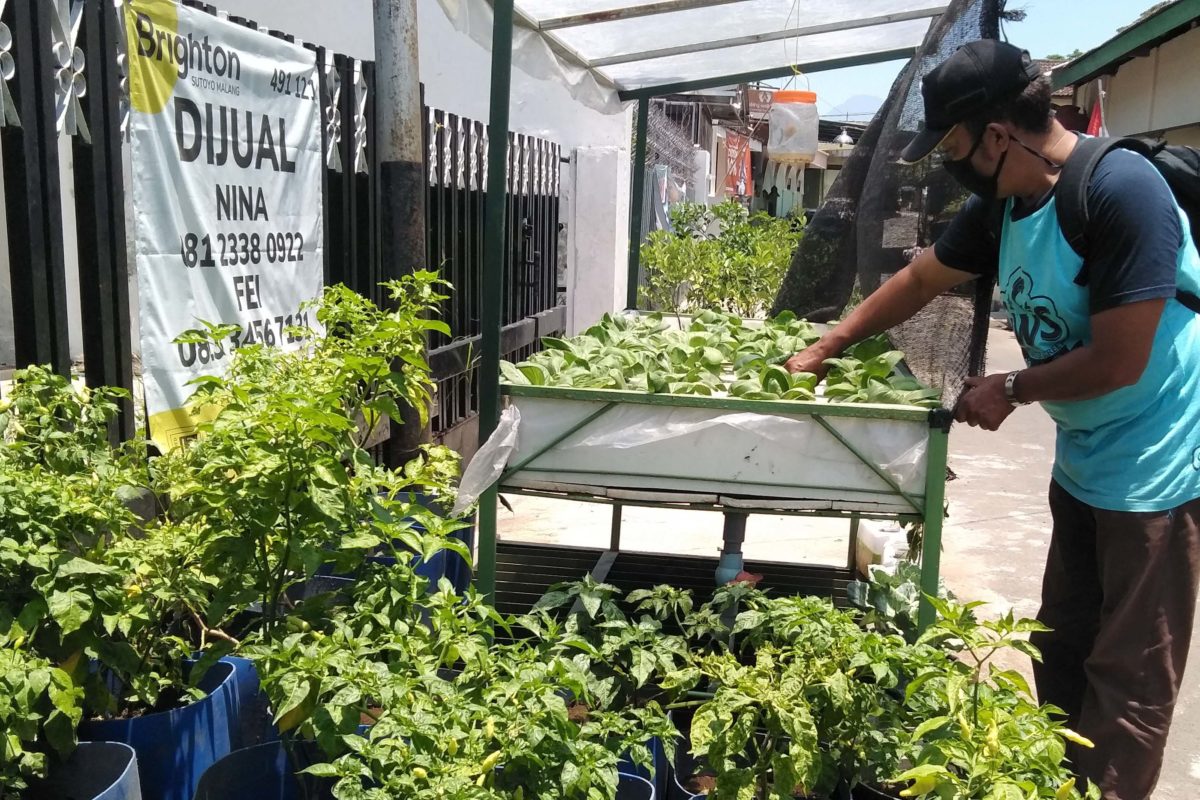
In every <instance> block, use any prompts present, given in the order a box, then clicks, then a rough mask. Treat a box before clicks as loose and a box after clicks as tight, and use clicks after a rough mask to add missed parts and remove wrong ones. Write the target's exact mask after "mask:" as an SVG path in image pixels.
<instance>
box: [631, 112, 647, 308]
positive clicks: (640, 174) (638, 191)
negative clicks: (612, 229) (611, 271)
mask: <svg viewBox="0 0 1200 800" xmlns="http://www.w3.org/2000/svg"><path fill="white" fill-rule="evenodd" d="M649 127H650V98H649V97H642V98H640V99H639V100H638V107H637V130H635V131H634V138H633V176H632V177H633V190H632V192H631V193H630V196H629V285H628V286H627V287H626V289H625V308H626V309H628V310H630V311H635V310H637V306H638V285H639V284H640V283H641V276H642V210H643V209H644V208H645V205H646V203H645V200H646V134H647V131H648V129H649Z"/></svg>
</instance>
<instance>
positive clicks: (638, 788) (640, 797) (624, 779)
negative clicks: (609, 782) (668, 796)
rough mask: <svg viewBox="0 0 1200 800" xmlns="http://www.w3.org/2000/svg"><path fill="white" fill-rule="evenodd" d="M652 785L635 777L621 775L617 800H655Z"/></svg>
mask: <svg viewBox="0 0 1200 800" xmlns="http://www.w3.org/2000/svg"><path fill="white" fill-rule="evenodd" d="M657 796H658V795H656V794H655V793H654V784H652V783H651V782H650V781H648V780H646V779H645V778H642V777H639V776H637V775H621V776H620V782H619V783H618V784H617V800H655V798H656V797H657Z"/></svg>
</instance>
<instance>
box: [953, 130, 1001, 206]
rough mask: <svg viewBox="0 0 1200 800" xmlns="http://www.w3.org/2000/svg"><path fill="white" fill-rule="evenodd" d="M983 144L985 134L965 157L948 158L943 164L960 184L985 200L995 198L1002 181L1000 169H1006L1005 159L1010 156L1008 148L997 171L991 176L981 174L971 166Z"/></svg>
mask: <svg viewBox="0 0 1200 800" xmlns="http://www.w3.org/2000/svg"><path fill="white" fill-rule="evenodd" d="M981 144H983V134H982V133H981V134H979V138H978V139H976V140H975V144H973V145H971V151H970V152H969V153H967V154H966V156H964V157H963V158H956V159H953V160H950V159H947V160H945V161H943V162H942V166H943V167H944V168H945V169H946V172H949V173H950V177H952V178H954V180H956V181H958V183H959V185H960V186H962V187H963V188H964V189H966V190H967V191H968V192H971V193H972V194H977V195H979V196H980V197H982V198H984V199H985V200H993V199H995V197H996V192H997V191H998V184H999V182H1000V170H1002V169H1004V160H1005V159H1006V158H1008V150H1005V151H1004V152H1003V153H1001V154H1000V162H999V163H998V164H996V171H995V172H993V173H992V174H991V175H990V176H988V175H980V174H979V173H978V172H976V171H975V168H974V167H973V166H971V156H973V155H975V151H976V150H978V149H979V145H981Z"/></svg>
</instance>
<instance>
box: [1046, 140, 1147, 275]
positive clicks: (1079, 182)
mask: <svg viewBox="0 0 1200 800" xmlns="http://www.w3.org/2000/svg"><path fill="white" fill-rule="evenodd" d="M1118 147H1120V148H1123V149H1125V150H1133V151H1134V152H1136V153H1140V154H1142V155H1143V156H1146V157H1150V156H1151V155H1152V150H1151V148H1150V146H1149V145H1148V144H1147V143H1146V142H1143V141H1142V140H1140V139H1130V138H1090V137H1089V138H1083V137H1080V139H1079V142H1078V143H1077V144H1076V145H1075V149H1074V150H1072V151H1071V155H1070V157H1068V158H1067V162H1066V163H1065V164H1063V168H1062V172H1061V173H1060V174H1059V176H1058V184H1057V185H1056V186H1055V188H1054V197H1055V200H1054V208H1055V213H1056V214H1057V215H1058V227H1059V228H1061V229H1062V232H1063V237H1064V238H1065V239H1066V240H1067V244H1069V245H1071V249H1072V250H1074V251H1075V252H1076V254H1078V255H1079V257H1080V258H1083V259H1084V264H1083V267H1082V268H1081V269H1080V270H1079V274H1078V275H1076V276H1075V283H1076V284H1078V285H1079V286H1087V282H1088V268H1087V260H1086V259H1087V242H1086V240H1085V232H1086V231H1087V225H1088V210H1087V195H1088V188H1089V187H1090V186H1091V183H1092V174H1093V173H1094V172H1095V171H1096V167H1097V166H1098V165H1099V164H1100V159H1102V158H1104V157H1105V156H1106V155H1108V154H1109V153H1110V152H1112V151H1113V150H1115V149H1116V148H1118Z"/></svg>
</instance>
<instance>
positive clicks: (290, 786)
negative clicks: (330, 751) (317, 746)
mask: <svg viewBox="0 0 1200 800" xmlns="http://www.w3.org/2000/svg"><path fill="white" fill-rule="evenodd" d="M313 763H314V760H313V749H312V746H311V745H305V744H301V745H298V746H297V748H296V749H295V751H294V752H293V753H290V754H289V753H288V751H287V749H286V748H284V746H283V742H278V741H277V742H269V743H267V744H260V745H257V746H255V747H250V748H247V749H245V750H237V751H235V752H233V753H230V754H229V755H227V756H225V757H224V758H222V759H221V760H220V761H218V762H217V763H215V764H213V765H212V766H211V767H209V768H208V769H207V770H206V771H205V773H204V775H203V776H202V777H201V778H200V783H199V785H198V786H197V787H196V795H195V800H240V799H241V798H245V800H328V799H329V798H332V797H333V794H332V787H333V782H332V781H330V780H329V779H318V778H314V777H312V776H311V775H298V774H297V772H299V771H300V770H302V769H304V768H305V767H307V766H309V765H311V764H313Z"/></svg>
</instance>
